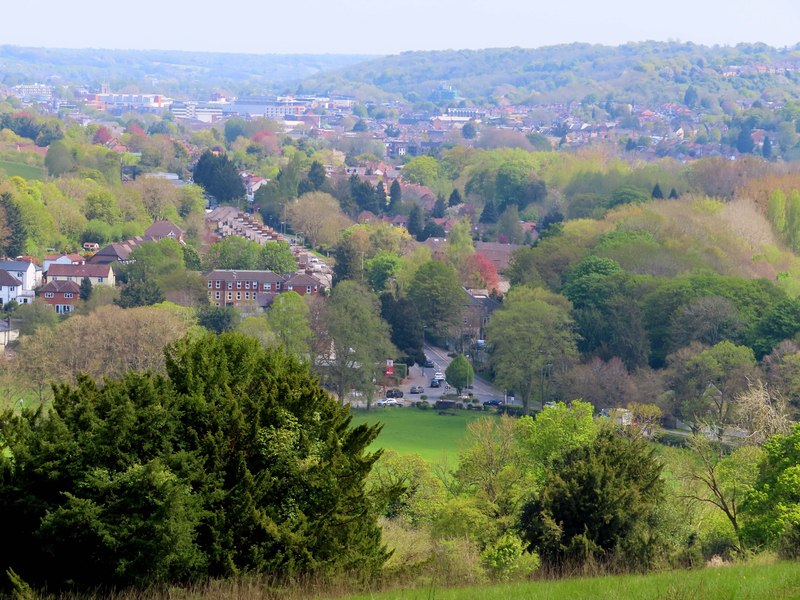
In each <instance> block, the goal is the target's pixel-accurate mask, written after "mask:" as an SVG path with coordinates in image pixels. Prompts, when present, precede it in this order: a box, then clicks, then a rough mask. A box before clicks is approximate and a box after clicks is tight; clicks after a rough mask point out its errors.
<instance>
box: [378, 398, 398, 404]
mask: <svg viewBox="0 0 800 600" xmlns="http://www.w3.org/2000/svg"><path fill="white" fill-rule="evenodd" d="M375 406H403V403H402V402H400V401H399V400H396V399H394V398H381V399H380V400H378V401H377V402H376V403H375Z"/></svg>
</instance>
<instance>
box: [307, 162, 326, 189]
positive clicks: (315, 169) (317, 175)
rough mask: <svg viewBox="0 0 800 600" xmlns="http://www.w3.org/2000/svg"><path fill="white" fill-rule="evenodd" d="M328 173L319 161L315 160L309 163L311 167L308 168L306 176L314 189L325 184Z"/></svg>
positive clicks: (320, 187)
mask: <svg viewBox="0 0 800 600" xmlns="http://www.w3.org/2000/svg"><path fill="white" fill-rule="evenodd" d="M327 177H328V174H327V173H326V171H325V167H324V166H323V164H322V163H321V162H319V161H318V160H315V161H313V162H312V163H311V167H309V169H308V175H307V178H308V180H309V181H310V182H311V184H312V185H313V186H314V190H319V189H322V186H323V185H325V182H326V181H327Z"/></svg>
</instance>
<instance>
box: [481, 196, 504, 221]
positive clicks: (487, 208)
mask: <svg viewBox="0 0 800 600" xmlns="http://www.w3.org/2000/svg"><path fill="white" fill-rule="evenodd" d="M498 218H499V215H498V214H497V205H496V204H495V203H494V200H492V199H491V198H490V199H489V200H487V201H486V204H485V205H484V206H483V212H481V218H480V222H481V223H484V224H487V225H490V224H493V223H497V219H498Z"/></svg>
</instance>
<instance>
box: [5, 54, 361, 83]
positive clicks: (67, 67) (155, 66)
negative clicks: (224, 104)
mask: <svg viewBox="0 0 800 600" xmlns="http://www.w3.org/2000/svg"><path fill="white" fill-rule="evenodd" d="M370 58H373V57H371V56H361V55H333V54H323V55H311V54H307V55H306V54H263V55H260V54H224V53H211V52H178V51H164V50H96V49H80V50H71V49H54V48H24V47H19V46H0V84H2V85H7V86H13V85H16V84H19V83H30V82H40V83H50V84H54V85H58V84H76V85H87V86H98V85H100V84H101V83H109V84H110V85H111V87H112V89H114V90H122V89H125V88H135V89H137V90H139V91H141V92H163V93H167V94H173V95H179V94H186V95H195V94H201V93H207V92H209V91H210V90H212V89H225V90H229V91H231V92H233V93H265V92H267V91H281V89H280V88H281V84H282V83H283V82H286V81H289V80H297V79H302V78H305V77H309V76H311V75H316V74H320V73H323V72H325V71H330V70H333V69H339V68H342V67H347V66H349V65H352V64H354V63H358V62H363V61H364V60H367V59H370Z"/></svg>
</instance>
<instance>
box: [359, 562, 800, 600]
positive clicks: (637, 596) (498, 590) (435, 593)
mask: <svg viewBox="0 0 800 600" xmlns="http://www.w3.org/2000/svg"><path fill="white" fill-rule="evenodd" d="M473 598H474V599H480V600H507V599H509V598H513V599H514V600H561V599H564V600H761V599H770V600H772V599H783V600H790V599H796V598H800V563H796V562H780V563H775V564H768V565H763V564H759V565H755V564H751V565H739V566H730V567H719V568H705V569H698V570H695V571H671V572H666V573H657V574H654V575H639V576H634V575H626V576H615V577H591V578H581V579H562V580H560V581H537V582H531V583H514V584H505V585H493V586H476V587H469V588H458V589H437V588H435V587H426V588H424V589H418V590H398V591H394V592H383V593H375V594H369V595H362V596H352V597H350V600H431V599H435V600H456V599H458V600H462V599H473Z"/></svg>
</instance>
